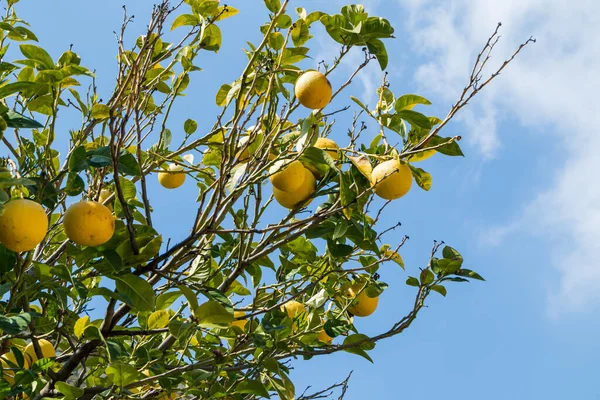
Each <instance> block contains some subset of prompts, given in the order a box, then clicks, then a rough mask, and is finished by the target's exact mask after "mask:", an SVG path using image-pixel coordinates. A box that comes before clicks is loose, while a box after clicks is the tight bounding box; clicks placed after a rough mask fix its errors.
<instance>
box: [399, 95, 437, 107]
mask: <svg viewBox="0 0 600 400" xmlns="http://www.w3.org/2000/svg"><path fill="white" fill-rule="evenodd" d="M417 104H425V105H428V106H429V105H431V102H430V101H429V100H427V99H426V98H425V97H421V96H418V95H416V94H405V95H404V96H400V97H399V98H398V99H397V100H396V104H394V108H395V109H396V111H402V110H412V109H413V107H414V106H416V105H417Z"/></svg>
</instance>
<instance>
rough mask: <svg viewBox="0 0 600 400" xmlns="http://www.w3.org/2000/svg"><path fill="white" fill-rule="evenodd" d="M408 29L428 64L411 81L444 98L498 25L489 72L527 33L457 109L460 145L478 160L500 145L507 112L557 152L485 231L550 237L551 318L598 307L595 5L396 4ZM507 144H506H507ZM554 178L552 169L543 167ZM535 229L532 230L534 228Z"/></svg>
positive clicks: (526, 1)
mask: <svg viewBox="0 0 600 400" xmlns="http://www.w3.org/2000/svg"><path fill="white" fill-rule="evenodd" d="M401 4H402V6H403V7H404V9H405V11H407V12H408V15H409V18H408V24H409V28H408V29H407V31H409V32H411V35H412V42H413V43H414V45H415V47H414V48H415V50H416V51H421V52H422V55H423V56H425V57H427V59H428V61H427V62H426V63H425V64H423V65H421V66H420V67H419V68H418V70H417V72H416V75H415V79H416V81H417V82H419V83H420V84H421V85H422V86H423V87H422V89H423V90H426V91H431V92H433V93H435V94H436V96H438V98H441V99H442V100H445V101H452V100H454V97H455V96H456V93H458V91H459V90H460V89H461V88H462V87H463V86H464V84H465V80H466V78H467V77H466V76H465V75H466V73H465V71H468V70H469V67H470V64H471V63H472V61H473V59H474V56H475V55H476V54H477V52H478V51H479V49H480V48H481V46H482V45H483V43H484V41H485V39H486V38H487V37H488V36H489V34H490V32H491V30H493V29H494V27H495V25H496V23H497V22H499V21H502V22H504V26H503V27H502V30H501V33H502V39H501V41H500V43H499V44H498V47H497V49H496V50H495V54H494V58H493V60H492V61H493V62H494V63H493V64H491V65H490V68H493V67H494V66H497V65H498V63H500V62H502V61H503V60H504V59H506V58H507V57H508V56H509V55H510V52H511V51H512V50H513V49H514V48H515V47H516V46H517V45H518V44H519V43H520V42H522V41H524V40H525V39H527V38H528V37H529V36H530V35H533V36H534V37H536V38H537V39H538V42H537V43H536V44H535V45H533V46H531V47H530V48H528V49H527V50H526V51H525V52H524V53H523V54H522V55H520V56H519V58H518V59H517V60H516V61H515V62H514V64H512V65H511V66H510V67H509V68H508V70H507V71H506V73H503V75H502V76H501V77H500V79H499V80H498V81H496V82H495V83H494V84H493V85H492V87H491V88H489V89H490V90H486V91H485V92H483V93H482V94H481V96H478V97H479V98H478V100H477V101H475V102H474V103H473V104H471V105H470V107H469V109H468V112H462V113H461V117H460V118H461V119H460V120H461V121H462V123H464V125H465V128H466V129H467V130H468V132H469V133H468V134H465V139H467V140H468V142H467V143H469V145H471V146H473V147H475V148H477V149H478V150H479V151H480V153H481V154H482V156H483V157H484V158H490V157H493V156H494V154H495V153H496V152H497V150H498V148H499V146H500V145H501V143H502V137H501V136H499V135H498V131H497V126H498V124H499V122H500V121H501V118H502V116H503V115H506V114H509V115H511V116H515V117H516V118H518V119H519V121H520V122H521V123H522V124H523V125H524V126H528V127H530V128H532V130H536V129H537V130H538V131H539V130H544V131H546V133H548V134H551V135H552V138H553V140H556V141H557V143H560V145H561V146H562V149H563V151H562V155H563V158H562V159H560V160H556V163H557V165H558V167H559V168H558V172H554V173H555V176H554V177H550V178H549V179H548V182H549V184H548V185H547V186H546V189H545V190H544V191H543V192H542V193H540V194H539V195H538V196H537V197H536V198H535V199H532V201H531V202H530V204H528V205H527V206H526V207H524V209H523V210H521V211H520V212H517V214H518V218H515V219H514V221H510V222H508V223H506V225H504V226H499V227H496V228H494V229H491V230H490V232H489V233H490V234H491V236H490V237H493V240H492V242H493V243H501V241H502V240H505V238H506V237H507V234H509V233H511V232H514V231H515V230H521V231H526V232H529V233H532V234H537V235H540V236H542V237H543V238H544V239H547V240H548V241H550V243H551V245H552V248H553V251H554V253H555V254H553V255H554V257H553V258H552V259H553V263H554V267H555V268H557V270H558V271H559V273H560V276H561V280H560V282H559V283H558V284H557V285H558V288H557V290H554V291H553V293H554V294H553V295H552V296H551V297H550V299H549V304H550V310H551V312H552V313H555V314H556V313H561V312H566V311H571V310H578V309H583V308H584V307H586V306H588V305H590V304H592V303H596V304H597V303H600V265H599V264H598V262H597V261H595V260H596V259H597V258H598V254H599V250H600V244H599V243H600V242H599V239H600V184H598V171H600V157H598V148H600V135H599V134H598V129H597V124H596V122H595V117H596V116H597V115H600V103H599V102H598V101H597V96H598V93H599V92H600V79H598V77H597V74H598V71H600V52H598V51H597V49H598V48H599V47H600V4H599V3H597V2H596V1H595V0H580V1H576V2H573V1H566V0H503V1H493V0H487V1H480V0H453V1H448V2H441V1H434V0H403V1H402V2H401ZM512 145H515V144H514V143H511V146H512ZM549 173H552V171H549ZM532 227H535V228H532Z"/></svg>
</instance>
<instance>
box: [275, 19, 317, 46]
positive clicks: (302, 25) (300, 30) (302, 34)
mask: <svg viewBox="0 0 600 400" xmlns="http://www.w3.org/2000/svg"><path fill="white" fill-rule="evenodd" d="M311 38H312V35H311V34H310V31H309V30H308V24H307V23H306V22H305V21H303V20H301V19H299V20H298V21H296V25H295V27H294V29H292V42H293V43H294V46H296V47H300V46H302V45H304V43H306V42H308V41H309V40H310V39H311ZM282 44H283V43H282Z"/></svg>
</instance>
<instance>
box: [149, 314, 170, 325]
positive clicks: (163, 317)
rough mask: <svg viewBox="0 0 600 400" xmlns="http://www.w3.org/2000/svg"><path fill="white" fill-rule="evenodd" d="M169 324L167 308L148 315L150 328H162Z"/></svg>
mask: <svg viewBox="0 0 600 400" xmlns="http://www.w3.org/2000/svg"><path fill="white" fill-rule="evenodd" d="M167 325H169V313H168V312H167V311H165V310H159V311H155V312H153V313H152V314H150V316H149V317H148V329H160V328H164V327H165V326H167Z"/></svg>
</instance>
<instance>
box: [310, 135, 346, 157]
mask: <svg viewBox="0 0 600 400" xmlns="http://www.w3.org/2000/svg"><path fill="white" fill-rule="evenodd" d="M314 146H315V147H316V148H318V149H322V150H325V151H326V152H327V154H329V155H330V156H331V158H333V159H334V160H336V161H337V160H339V159H340V154H339V153H338V151H339V146H338V145H337V143H336V142H334V141H333V140H331V139H328V138H318V139H317V141H316V142H315V144H314Z"/></svg>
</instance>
